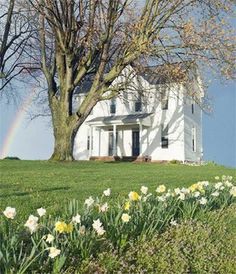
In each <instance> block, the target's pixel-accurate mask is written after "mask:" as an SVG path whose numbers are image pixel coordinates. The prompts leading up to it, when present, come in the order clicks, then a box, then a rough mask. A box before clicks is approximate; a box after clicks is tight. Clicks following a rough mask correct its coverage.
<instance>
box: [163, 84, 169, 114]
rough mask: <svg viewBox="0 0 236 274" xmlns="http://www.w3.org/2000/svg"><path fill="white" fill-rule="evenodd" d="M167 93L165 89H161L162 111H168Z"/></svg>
mask: <svg viewBox="0 0 236 274" xmlns="http://www.w3.org/2000/svg"><path fill="white" fill-rule="evenodd" d="M168 104H169V100H168V93H167V89H166V88H162V89H161V109H162V110H167V109H168Z"/></svg>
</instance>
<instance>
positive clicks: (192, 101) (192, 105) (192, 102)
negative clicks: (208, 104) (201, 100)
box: [191, 98, 195, 114]
mask: <svg viewBox="0 0 236 274" xmlns="http://www.w3.org/2000/svg"><path fill="white" fill-rule="evenodd" d="M194 104H195V102H194V99H193V98H192V100H191V108H192V114H194Z"/></svg>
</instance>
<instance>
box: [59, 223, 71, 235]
mask: <svg viewBox="0 0 236 274" xmlns="http://www.w3.org/2000/svg"><path fill="white" fill-rule="evenodd" d="M55 230H56V231H57V232H59V233H63V232H65V233H70V232H72V231H73V224H72V223H70V224H66V223H65V222H60V221H58V222H56V224H55Z"/></svg>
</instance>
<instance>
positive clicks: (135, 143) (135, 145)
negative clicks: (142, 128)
mask: <svg viewBox="0 0 236 274" xmlns="http://www.w3.org/2000/svg"><path fill="white" fill-rule="evenodd" d="M138 155H139V131H137V130H135V131H132V156H138Z"/></svg>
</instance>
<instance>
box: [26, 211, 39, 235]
mask: <svg viewBox="0 0 236 274" xmlns="http://www.w3.org/2000/svg"><path fill="white" fill-rule="evenodd" d="M38 219H39V218H38V217H36V216H34V215H30V216H29V218H28V220H27V221H26V223H25V224H24V226H25V227H28V229H29V230H30V232H31V234H32V233H34V232H35V231H36V230H37V229H38V226H39V224H38Z"/></svg>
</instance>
